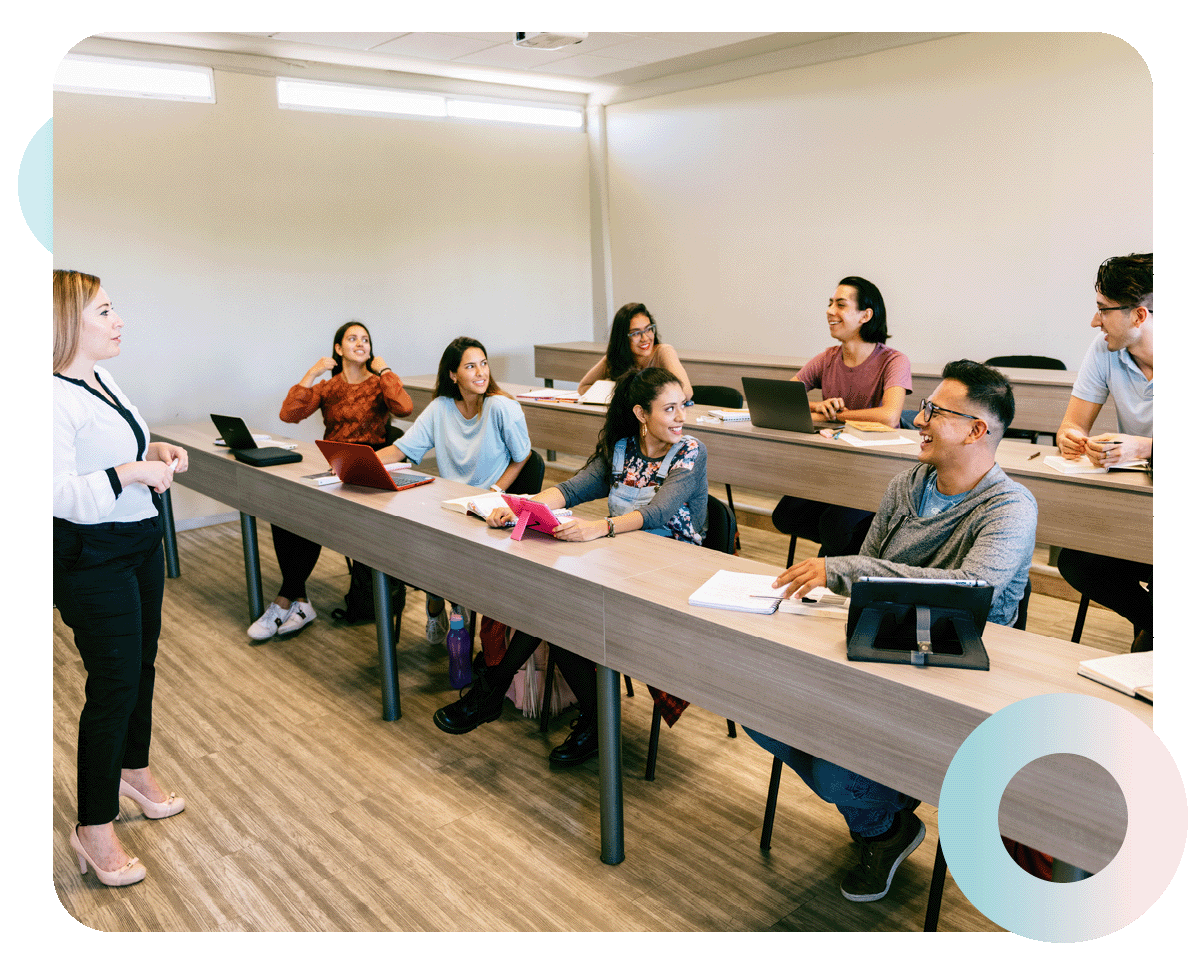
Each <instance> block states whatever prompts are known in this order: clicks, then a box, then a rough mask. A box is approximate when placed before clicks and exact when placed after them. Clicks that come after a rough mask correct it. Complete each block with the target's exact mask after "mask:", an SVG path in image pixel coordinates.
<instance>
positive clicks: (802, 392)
mask: <svg viewBox="0 0 1200 960" xmlns="http://www.w3.org/2000/svg"><path fill="white" fill-rule="evenodd" d="M742 393H743V394H745V396H746V407H747V408H748V409H749V410H750V422H751V423H752V424H754V425H755V426H756V427H770V428H771V429H772V430H791V431H792V432H793V433H816V432H817V431H818V430H820V429H822V428H823V427H840V426H842V424H841V423H836V422H831V421H825V420H818V421H816V422H815V423H814V422H813V418H812V411H811V410H809V409H808V390H807V389H806V388H805V386H804V384H803V383H801V382H800V381H799V380H769V379H764V378H762V377H742Z"/></svg>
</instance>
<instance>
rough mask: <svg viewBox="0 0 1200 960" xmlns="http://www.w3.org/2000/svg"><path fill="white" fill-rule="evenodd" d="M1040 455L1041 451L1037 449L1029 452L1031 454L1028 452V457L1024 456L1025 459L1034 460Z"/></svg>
mask: <svg viewBox="0 0 1200 960" xmlns="http://www.w3.org/2000/svg"><path fill="white" fill-rule="evenodd" d="M1041 455H1042V451H1041V450H1039V451H1038V452H1037V453H1031V454H1030V455H1029V456H1028V457H1026V458H1025V459H1027V460H1036V459H1037V458H1038V457H1040V456H1041Z"/></svg>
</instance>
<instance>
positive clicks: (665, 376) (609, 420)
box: [588, 367, 683, 473]
mask: <svg viewBox="0 0 1200 960" xmlns="http://www.w3.org/2000/svg"><path fill="white" fill-rule="evenodd" d="M670 383H674V384H676V385H677V386H679V387H680V388H681V389H682V387H683V384H681V383H680V382H679V378H678V377H677V376H675V374H673V373H671V371H670V370H665V369H663V368H662V367H647V368H646V369H645V370H631V371H629V372H628V373H626V374H625V375H624V376H622V377H620V378H619V379H618V380H617V382H616V386H615V387H613V394H612V399H611V400H609V402H608V415H607V416H605V418H604V426H603V427H601V428H600V434H599V436H598V438H597V441H596V450H595V452H594V453H593V454H592V455H591V457H590V458H589V461H588V462H589V463H590V462H591V461H592V460H596V459H599V460H600V461H601V462H602V463H603V464H604V471H605V473H610V472H611V471H612V462H613V450H615V449H616V446H617V442H618V441H619V440H621V439H623V438H625V437H637V436H638V433H639V432H640V430H641V426H642V424H641V421H639V420H638V418H637V414H635V413H634V412H633V408H634V407H641V408H642V409H643V410H645V411H646V412H649V411H650V406H651V404H652V403H653V402H654V400H655V399H656V398H657V397H658V395H659V393H661V392H662V389H663V387H665V386H667V384H670Z"/></svg>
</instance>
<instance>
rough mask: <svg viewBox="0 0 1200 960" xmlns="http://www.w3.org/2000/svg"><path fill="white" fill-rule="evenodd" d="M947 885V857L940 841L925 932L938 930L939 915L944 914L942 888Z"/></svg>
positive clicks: (931, 879) (934, 864) (930, 884)
mask: <svg viewBox="0 0 1200 960" xmlns="http://www.w3.org/2000/svg"><path fill="white" fill-rule="evenodd" d="M945 885H946V856H945V854H943V853H942V841H941V840H939V841H938V845H937V856H936V857H934V859H933V877H932V878H930V881H929V905H928V906H927V907H926V908H925V932H926V933H933V932H934V931H936V930H937V925H938V914H940V913H941V912H942V888H943V887H945Z"/></svg>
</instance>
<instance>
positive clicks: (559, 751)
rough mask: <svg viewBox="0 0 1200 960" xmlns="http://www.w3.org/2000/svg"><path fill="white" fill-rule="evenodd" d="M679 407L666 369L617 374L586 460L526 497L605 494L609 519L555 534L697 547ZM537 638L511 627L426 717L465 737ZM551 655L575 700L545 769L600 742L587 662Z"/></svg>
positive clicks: (577, 523)
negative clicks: (494, 660) (450, 697)
mask: <svg viewBox="0 0 1200 960" xmlns="http://www.w3.org/2000/svg"><path fill="white" fill-rule="evenodd" d="M683 410H684V395H683V384H681V383H680V382H679V380H678V378H677V377H676V376H675V375H674V374H673V373H671V372H670V371H669V370H661V369H655V368H651V369H648V370H641V371H632V372H630V373H628V374H626V375H625V376H624V377H622V378H621V379H620V380H618V381H617V385H616V387H615V388H614V390H613V396H612V400H611V401H610V402H609V405H608V414H607V416H606V417H605V420H604V428H603V429H602V430H601V432H600V437H599V440H598V442H597V443H596V450H595V452H594V453H593V454H592V456H591V459H589V460H588V462H587V463H586V464H584V466H583V469H582V470H580V471H579V472H578V473H577V474H575V476H573V477H572V478H571V479H570V480H566V481H564V482H563V483H561V484H559V485H558V486H556V487H551V488H550V489H549V490H545V491H543V492H542V493H539V494H538V495H537V496H535V497H531V498H530V499H532V500H537V501H538V502H540V503H544V504H545V505H546V506H547V507H549V508H550V509H552V510H557V509H561V508H563V507H573V506H575V505H576V504H578V503H584V502H586V501H588V500H598V499H600V498H601V497H607V498H608V514H609V515H608V517H606V518H605V519H603V520H583V519H579V518H577V517H568V518H566V519H564V520H563V522H562V524H560V525H559V526H557V527H555V528H554V536H556V537H557V538H558V539H560V540H579V541H583V540H596V539H598V538H600V537H615V536H616V535H617V534H619V533H629V532H631V531H634V530H646V531H647V532H649V533H654V534H657V535H658V536H662V537H671V538H672V539H675V540H682V541H684V542H685V543H695V544H700V543H703V542H704V534H705V532H706V531H707V529H708V452H707V451H706V450H705V449H704V444H703V443H701V442H700V441H699V440H697V439H696V438H695V437H691V436H685V435H684V432H683V422H684V416H683ZM514 519H515V518H514V517H513V514H512V511H511V510H509V509H508V508H507V507H498V508H497V509H495V510H493V511H492V513H491V516H489V517H488V521H487V522H488V526H490V527H501V526H504V525H505V524H507V523H510V522H511V521H512V520H514ZM540 642H541V641H540V640H539V639H538V638H537V637H531V636H529V635H528V634H526V633H521V632H520V631H518V632H517V633H516V635H515V636H514V637H513V639H512V640H511V641H510V642H509V645H508V649H507V650H506V651H505V653H504V659H503V660H501V661H500V663H499V664H497V665H496V666H495V667H489V668H488V671H487V673H486V674H484V675H483V677H481V678H480V679H479V680H478V681H476V683H475V685H474V686H472V687H471V689H470V691H469V692H467V694H466V695H465V696H463V697H462V699H460V700H458V701H457V702H456V703H451V704H448V705H447V706H445V707H442V708H441V709H440V710H438V711H437V712H436V713H435V714H434V715H433V722H434V723H435V724H437V726H438V728H439V729H440V730H443V731H445V732H446V733H469V732H470V731H472V730H474V729H475V728H476V727H478V726H479V725H480V724H481V723H488V722H490V721H492V720H495V719H496V718H497V717H499V716H500V713H501V710H502V709H503V707H504V695H505V692H506V691H507V690H508V686H509V684H510V683H511V682H512V678H513V677H514V676H515V675H516V672H517V671H518V670H519V669H520V668H521V665H522V664H523V663H525V661H526V660H528V659H529V657H530V655H531V654H532V653H533V651H534V650H535V649H536V648H537V645H538V643H540ZM554 657H555V662H556V663H557V664H558V666H559V668H560V669H561V670H562V673H563V676H564V677H565V678H566V681H567V683H568V685H569V686H570V687H571V690H572V692H574V694H575V697H576V699H577V700H578V701H579V717H578V718H577V719H576V720H575V722H574V725H573V726H574V729H573V730H572V732H571V735H570V736H569V737H568V738H567V740H566V741H565V742H564V743H563V744H562V745H561V746H559V747H556V748H555V749H554V750H552V751H551V753H550V764H551V766H557V767H569V766H574V765H575V764H578V763H583V762H584V761H585V760H587V759H588V758H590V757H593V756H595V755H596V753H597V751H598V750H599V747H600V741H599V732H598V729H597V721H598V717H597V713H596V664H595V662H594V661H592V660H588V659H587V658H586V657H581V656H580V655H579V654H577V653H573V652H572V651H570V650H564V649H563V648H561V647H556V648H555V653H554ZM660 696H661V695H660ZM656 699H657V698H656Z"/></svg>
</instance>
